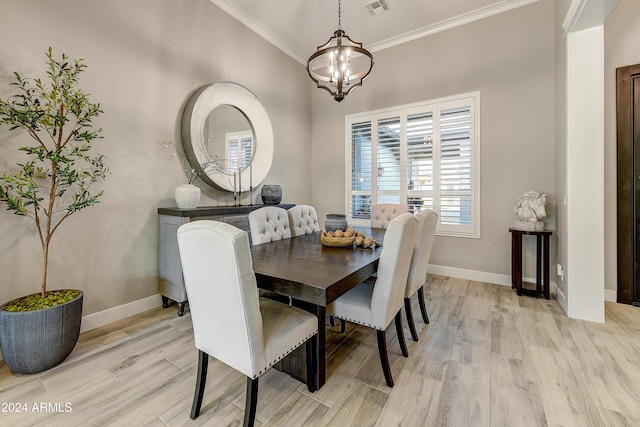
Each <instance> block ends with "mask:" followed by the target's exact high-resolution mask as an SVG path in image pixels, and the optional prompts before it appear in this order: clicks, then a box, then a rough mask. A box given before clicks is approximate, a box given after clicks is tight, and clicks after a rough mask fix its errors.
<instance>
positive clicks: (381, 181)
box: [346, 92, 480, 237]
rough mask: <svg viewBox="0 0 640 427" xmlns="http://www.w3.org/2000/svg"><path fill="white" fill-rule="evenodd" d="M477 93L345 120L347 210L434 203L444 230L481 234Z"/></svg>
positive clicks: (367, 212)
mask: <svg viewBox="0 0 640 427" xmlns="http://www.w3.org/2000/svg"><path fill="white" fill-rule="evenodd" d="M479 103H480V94H479V92H473V93H469V94H464V95H459V96H455V97H449V98H444V99H438V100H434V101H426V102H421V103H417V104H411V105H404V106H399V107H392V108H387V109H383V110H377V111H371V112H366V113H359V114H352V115H349V116H347V118H346V140H347V144H346V145H347V157H348V159H349V161H348V162H347V177H346V182H347V183H348V184H347V185H348V189H347V202H346V204H347V212H348V213H349V216H350V217H351V220H352V222H353V223H354V224H361V225H365V224H368V222H369V220H370V218H371V205H372V204H377V203H399V204H406V205H408V206H409V208H410V210H411V211H412V212H416V211H418V210H420V209H425V208H430V209H434V210H435V211H436V212H438V214H439V215H440V218H439V224H438V229H437V233H438V234H439V235H447V236H460V237H480V216H479V197H478V194H479V177H480V173H479V172H480V168H479V159H480V155H479V131H478V129H479V123H480V120H479Z"/></svg>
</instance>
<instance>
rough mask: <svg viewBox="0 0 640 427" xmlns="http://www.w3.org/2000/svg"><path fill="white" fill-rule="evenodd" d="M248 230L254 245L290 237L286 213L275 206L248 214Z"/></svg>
mask: <svg viewBox="0 0 640 427" xmlns="http://www.w3.org/2000/svg"><path fill="white" fill-rule="evenodd" d="M249 228H251V242H252V243H253V244H254V245H259V244H261V243H267V242H273V241H275V240H282V239H289V238H290V237H291V228H290V227H289V216H288V215H287V211H286V210H284V209H282V208H278V207H276V206H265V207H263V208H260V209H256V210H255V211H251V212H249Z"/></svg>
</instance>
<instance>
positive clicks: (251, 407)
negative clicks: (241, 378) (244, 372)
mask: <svg viewBox="0 0 640 427" xmlns="http://www.w3.org/2000/svg"><path fill="white" fill-rule="evenodd" d="M259 379H260V377H258V378H256V379H254V380H252V379H251V378H249V377H247V400H246V401H245V404H244V423H243V424H242V425H243V426H244V427H253V423H254V422H255V421H256V407H257V406H258V380H259Z"/></svg>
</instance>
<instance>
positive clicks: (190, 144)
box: [182, 82, 273, 192]
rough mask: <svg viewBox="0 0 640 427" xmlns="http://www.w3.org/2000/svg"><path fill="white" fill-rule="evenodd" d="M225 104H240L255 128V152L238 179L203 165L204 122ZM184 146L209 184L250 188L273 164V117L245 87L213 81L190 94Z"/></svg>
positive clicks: (186, 112)
mask: <svg viewBox="0 0 640 427" xmlns="http://www.w3.org/2000/svg"><path fill="white" fill-rule="evenodd" d="M222 105H229V106H231V107H235V108H237V109H238V110H239V111H240V112H241V113H242V114H243V115H244V116H245V117H246V118H247V120H248V121H249V124H250V125H251V128H252V130H253V153H252V157H251V162H250V163H249V167H245V168H244V169H243V170H242V171H241V173H240V177H239V180H237V181H239V182H240V184H237V183H234V182H237V181H236V178H235V177H236V176H235V174H225V173H222V172H213V171H210V172H208V173H207V171H205V170H204V169H203V168H202V166H201V165H202V164H203V163H204V161H205V160H206V159H205V157H204V155H203V150H202V149H201V147H205V142H206V141H205V138H204V125H205V122H206V120H207V118H208V117H209V114H210V113H211V112H212V111H213V110H214V109H215V108H216V107H219V106H222ZM182 146H183V148H184V152H185V154H186V155H187V159H188V161H189V163H190V164H191V166H192V167H193V168H194V169H195V170H196V172H197V173H198V176H199V177H200V178H201V179H202V181H203V182H205V183H206V184H208V185H210V186H212V187H215V188H218V189H220V190H226V191H234V189H235V190H236V191H240V192H243V191H248V190H249V189H250V188H251V187H253V188H255V187H257V186H258V185H259V184H260V183H262V181H264V179H265V178H266V177H267V174H268V173H269V170H270V169H271V165H272V164H273V128H272V127H271V120H269V116H268V115H267V112H266V111H265V109H264V107H263V106H262V104H260V101H259V100H258V98H257V97H256V96H255V95H254V94H253V92H251V91H250V90H249V89H247V88H246V87H244V86H242V85H239V84H237V83H232V82H221V83H214V84H211V85H207V86H204V87H202V88H200V89H198V90H197V91H196V92H195V93H194V94H193V95H192V96H191V98H189V101H188V102H187V105H185V108H184V112H183V115H182Z"/></svg>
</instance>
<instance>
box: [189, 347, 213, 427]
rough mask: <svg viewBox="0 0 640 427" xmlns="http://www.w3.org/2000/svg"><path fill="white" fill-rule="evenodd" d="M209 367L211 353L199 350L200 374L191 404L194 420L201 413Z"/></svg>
mask: <svg viewBox="0 0 640 427" xmlns="http://www.w3.org/2000/svg"><path fill="white" fill-rule="evenodd" d="M208 367H209V355H208V354H207V353H205V352H204V351H202V350H198V376H197V378H196V390H195V391H194V393H193V404H192V405H191V419H192V420H195V419H196V418H198V416H199V415H200V408H201V407H202V397H203V396H204V386H205V384H206V382H207V369H208Z"/></svg>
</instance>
